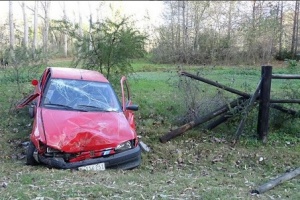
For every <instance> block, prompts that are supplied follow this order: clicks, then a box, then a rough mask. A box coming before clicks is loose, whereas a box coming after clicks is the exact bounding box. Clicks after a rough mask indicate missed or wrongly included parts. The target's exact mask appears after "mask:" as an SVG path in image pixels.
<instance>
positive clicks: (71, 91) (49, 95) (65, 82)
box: [42, 79, 121, 112]
mask: <svg viewBox="0 0 300 200" xmlns="http://www.w3.org/2000/svg"><path fill="white" fill-rule="evenodd" d="M42 105H43V106H45V107H51V108H58V109H68V110H83V111H107V112H108V111H121V107H120V104H119V101H118V99H117V97H116V95H115V93H114V91H113V89H112V87H111V86H110V84H109V83H102V82H93V81H84V80H71V79H51V80H50V82H49V84H48V87H47V89H46V92H45V94H44V95H43V100H42Z"/></svg>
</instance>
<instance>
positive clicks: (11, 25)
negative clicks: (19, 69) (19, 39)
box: [9, 1, 15, 50]
mask: <svg viewBox="0 0 300 200" xmlns="http://www.w3.org/2000/svg"><path fill="white" fill-rule="evenodd" d="M9 44H10V49H11V50H13V49H14V47H15V27H14V18H13V2H12V1H9Z"/></svg>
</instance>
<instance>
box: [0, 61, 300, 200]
mask: <svg viewBox="0 0 300 200" xmlns="http://www.w3.org/2000/svg"><path fill="white" fill-rule="evenodd" d="M69 63H70V61H69V60H64V59H61V60H54V61H52V62H51V63H50V65H52V66H68V65H69ZM133 67H134V69H135V73H134V74H132V75H130V76H129V82H130V86H131V91H132V98H133V101H134V102H135V103H137V104H139V106H140V110H139V111H137V112H136V120H137V132H138V134H139V135H140V136H141V137H142V139H141V140H142V141H143V142H145V143H146V144H148V145H149V147H150V148H151V151H150V152H148V153H143V160H142V165H141V166H140V167H139V168H138V169H134V170H130V171H122V170H106V171H103V172H102V171H101V172H93V171H75V170H56V169H48V168H47V167H45V166H35V167H32V166H26V165H25V164H24V163H25V159H24V152H25V149H24V147H23V146H22V143H23V142H25V141H28V136H29V134H30V130H31V119H30V118H29V116H28V114H27V109H24V110H18V111H16V110H14V106H13V105H14V103H15V102H16V101H17V100H18V99H20V98H21V97H22V96H24V95H26V94H28V93H29V92H30V91H31V89H32V86H31V85H30V82H29V81H30V79H29V78H31V77H32V76H34V74H30V76H29V75H27V76H25V77H24V78H23V79H24V80H25V79H29V80H28V82H22V83H21V84H19V85H18V84H17V83H16V82H15V81H13V78H12V75H11V74H10V73H8V72H7V70H2V71H1V74H0V82H1V85H0V93H1V95H0V110H1V116H0V117H1V121H0V152H1V153H0V199H5V200H6V199H36V200H38V199H39V200H42V199H43V200H46V199H47V200H48V199H49V200H50V199H67V200H75V199H76V200H79V199H147V200H148V199H300V193H299V191H300V178H299V177H298V178H294V179H292V180H290V181H286V182H284V183H282V184H281V185H278V186H277V187H275V188H273V189H272V190H270V191H267V192H266V193H264V194H261V195H251V194H250V191H251V190H252V189H255V188H257V187H258V186H260V185H262V184H264V183H265V182H268V181H269V180H271V179H273V178H275V177H277V176H279V175H281V174H283V173H285V172H287V171H290V170H293V169H295V168H298V167H300V139H299V138H300V134H299V132H300V131H299V130H300V123H299V119H291V118H289V117H288V116H285V115H282V114H281V113H277V112H274V111H272V112H271V123H270V133H269V137H268V143H267V144H262V143H261V142H260V141H257V140H256V137H255V136H256V123H257V110H256V109H254V110H253V111H252V112H251V113H250V115H249V117H248V118H247V124H246V128H245V131H244V133H243V135H242V137H241V138H240V141H239V142H238V143H237V145H235V146H234V147H233V146H232V145H231V139H232V136H233V135H234V134H235V131H236V129H237V126H238V124H239V122H240V120H241V118H240V117H235V118H233V119H232V120H230V121H229V122H227V123H225V124H223V125H221V126H220V127H218V128H216V129H214V130H213V131H205V130H203V129H202V128H203V127H197V128H195V129H193V130H190V131H188V132H186V133H185V134H183V135H182V136H180V137H177V138H175V139H173V140H171V141H169V142H167V143H165V144H162V143H160V142H159V137H160V136H162V135H163V134H165V133H167V132H168V131H169V130H170V129H174V128H176V127H177V126H179V125H180V120H179V119H180V117H181V116H182V115H184V113H185V112H186V102H184V99H185V96H184V95H185V93H184V91H183V90H184V89H186V88H184V87H182V86H183V85H184V84H183V83H184V82H182V81H185V80H186V79H184V78H183V79H179V77H178V75H177V70H178V66H174V65H154V64H151V63H148V62H146V61H143V60H138V61H135V62H134V64H133ZM181 67H182V68H183V69H184V70H186V71H188V72H191V73H195V74H196V73H198V74H199V75H201V76H203V77H205V78H209V79H211V80H215V81H218V82H219V83H222V84H224V85H227V86H230V87H233V88H235V89H239V90H242V91H244V92H249V93H253V92H254V90H255V87H256V86H257V83H258V81H259V78H260V67H250V66H247V67H245V66H235V67H226V66H205V67H203V66H181ZM273 71H274V73H289V71H288V69H286V68H285V67H282V66H279V67H275V68H274V69H273ZM295 73H298V71H295ZM36 78H38V77H36ZM191 84H192V86H195V85H197V87H195V88H196V92H194V93H196V94H195V96H196V98H197V102H198V103H199V104H200V105H201V111H203V113H200V115H201V114H205V112H207V111H209V110H211V109H213V108H214V107H218V106H221V105H219V103H220V101H219V99H222V100H223V99H228V98H235V96H234V95H232V94H228V93H227V92H223V91H219V90H217V89H215V88H214V87H212V86H209V85H207V84H204V83H200V82H193V83H191ZM20 85H21V87H20ZM199 88H200V89H199ZM298 88H300V87H299V83H297V80H296V81H294V82H290V81H279V80H275V81H274V82H272V95H273V97H274V98H275V97H280V98H285V97H291V96H293V95H294V96H296V97H297V94H299V95H300V92H299V93H297V92H298V91H297V90H298ZM19 91H21V93H20V92H19ZM273 97H272V98H273ZM298 98H299V96H298ZM286 106H292V107H293V108H294V109H296V110H299V108H298V105H286Z"/></svg>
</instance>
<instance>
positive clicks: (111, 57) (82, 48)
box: [65, 17, 146, 78]
mask: <svg viewBox="0 0 300 200" xmlns="http://www.w3.org/2000/svg"><path fill="white" fill-rule="evenodd" d="M65 31H68V29H67V28H66V29H65ZM76 33H77V30H73V31H72V32H71V33H70V35H71V36H73V37H75V38H76V39H77V43H76V45H75V46H76V47H77V52H76V53H75V60H74V62H73V66H75V67H76V66H77V65H78V64H79V63H81V64H82V66H83V67H84V68H88V69H94V70H98V71H100V72H101V73H102V74H104V75H105V76H106V77H107V78H111V77H112V76H113V75H115V74H126V73H128V72H129V71H130V70H131V68H130V67H131V65H130V63H131V59H133V58H138V57H142V56H143V55H144V53H145V49H144V44H145V39H146V36H144V35H143V34H141V33H140V32H139V31H138V30H136V29H135V28H134V27H132V26H130V20H129V18H126V17H123V18H121V19H120V20H119V21H118V20H116V21H112V20H110V19H106V20H105V21H104V22H103V23H100V22H99V23H91V26H90V32H89V33H87V34H84V36H83V37H81V36H80V35H79V34H76Z"/></svg>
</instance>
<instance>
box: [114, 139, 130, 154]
mask: <svg viewBox="0 0 300 200" xmlns="http://www.w3.org/2000/svg"><path fill="white" fill-rule="evenodd" d="M131 148H132V145H131V142H130V141H127V142H123V143H121V144H119V145H118V146H117V147H116V148H115V151H117V152H121V151H125V150H128V149H131Z"/></svg>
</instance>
